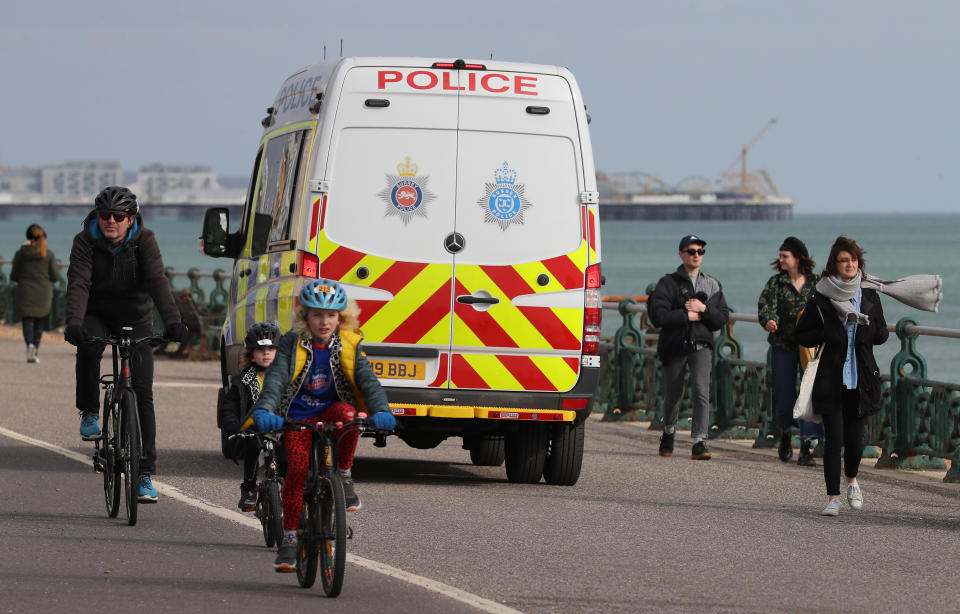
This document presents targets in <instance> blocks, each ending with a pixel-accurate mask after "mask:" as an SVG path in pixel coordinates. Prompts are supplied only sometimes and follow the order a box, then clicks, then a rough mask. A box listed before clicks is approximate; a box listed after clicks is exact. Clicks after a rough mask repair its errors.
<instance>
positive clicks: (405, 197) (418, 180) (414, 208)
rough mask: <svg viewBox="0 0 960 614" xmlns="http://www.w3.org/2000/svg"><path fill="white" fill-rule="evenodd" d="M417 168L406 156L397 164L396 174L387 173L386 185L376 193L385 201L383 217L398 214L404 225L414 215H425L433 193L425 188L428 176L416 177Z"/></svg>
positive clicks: (424, 216) (408, 222)
mask: <svg viewBox="0 0 960 614" xmlns="http://www.w3.org/2000/svg"><path fill="white" fill-rule="evenodd" d="M418 169H419V167H418V166H417V165H416V164H414V163H412V162H411V161H410V156H407V157H405V158H404V159H403V162H401V163H400V164H398V165H397V173H398V174H397V175H391V174H387V185H386V187H385V188H384V189H382V190H380V192H378V193H377V196H378V197H380V199H381V200H383V201H384V202H386V209H385V211H384V217H390V216H394V215H395V216H399V217H400V221H401V222H403V225H404V226H407V225H408V224H410V221H411V220H413V218H414V217H415V216H420V217H423V218H426V217H427V205H428V204H429V203H430V201H432V200H433V199H434V194H433V192H431V191H430V190H428V189H427V184H428V183H429V180H430V177H429V176H426V175H422V176H419V177H418V176H417V170H418Z"/></svg>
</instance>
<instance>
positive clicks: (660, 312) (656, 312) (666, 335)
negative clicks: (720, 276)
mask: <svg viewBox="0 0 960 614" xmlns="http://www.w3.org/2000/svg"><path fill="white" fill-rule="evenodd" d="M700 275H704V276H705V277H704V281H705V284H704V285H706V286H707V288H708V292H706V294H707V296H700V297H697V296H696V295H695V293H694V290H693V283H692V282H691V281H690V276H689V275H687V273H686V271H684V270H683V267H678V268H677V271H676V272H674V273H668V274H667V275H664V276H663V277H661V278H660V281H659V282H657V286H656V288H654V290H653V292H652V293H651V294H650V298H649V299H648V300H647V311H648V313H649V315H650V321H651V322H652V323H653V325H654V326H656V327H658V328H659V329H660V337H659V338H658V340H657V354H658V355H659V356H660V359H661V360H669V359H671V358H676V357H678V356H682V355H683V354H685V353H689V352H690V351H692V350H693V348H694V347H695V344H696V343H704V344H706V345H707V346H709V347H710V348H713V333H715V332H716V331H718V330H720V329H721V328H722V327H723V325H724V324H726V323H727V321H728V320H729V319H730V309H729V308H728V307H727V301H726V299H725V298H724V297H723V288H722V287H721V286H720V282H719V281H717V280H716V279H715V278H713V277H710V276H709V275H707V274H706V273H703V272H702V271H701V273H700ZM691 298H700V299H701V300H702V301H703V303H704V304H705V305H706V306H707V310H706V311H704V312H703V313H701V314H700V321H698V322H691V321H690V320H689V318H688V317H687V309H686V307H684V304H685V303H686V302H687V300H689V299H691Z"/></svg>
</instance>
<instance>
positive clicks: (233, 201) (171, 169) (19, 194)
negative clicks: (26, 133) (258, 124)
mask: <svg viewBox="0 0 960 614" xmlns="http://www.w3.org/2000/svg"><path fill="white" fill-rule="evenodd" d="M134 177H135V178H134V179H133V181H130V177H129V176H128V175H127V174H126V173H125V172H124V170H123V167H122V166H121V164H120V163H119V162H116V161H70V162H65V163H63V164H59V165H55V166H42V167H31V166H0V205H7V206H17V207H30V206H44V205H45V206H62V205H66V206H70V205H84V206H87V205H89V203H90V202H91V201H92V200H93V199H94V197H95V196H96V195H97V193H99V192H100V190H102V189H103V188H104V187H106V186H108V185H126V186H128V187H129V188H130V189H131V190H133V192H134V193H135V194H137V196H138V198H139V199H140V201H141V202H143V203H144V204H150V205H167V204H169V205H176V206H181V207H182V206H184V205H204V206H215V205H234V206H237V205H241V204H242V203H243V199H244V196H245V194H246V191H245V190H244V189H241V188H224V187H223V186H221V185H220V182H219V180H218V178H217V175H216V174H215V173H214V172H213V170H212V168H211V167H209V166H203V165H167V164H159V163H157V164H150V165H147V166H143V167H141V168H140V170H139V171H138V172H137V173H136V174H135V176H134Z"/></svg>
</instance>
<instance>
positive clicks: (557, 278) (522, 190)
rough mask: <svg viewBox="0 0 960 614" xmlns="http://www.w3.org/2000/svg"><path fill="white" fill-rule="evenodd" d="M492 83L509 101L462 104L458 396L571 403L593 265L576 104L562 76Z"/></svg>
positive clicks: (509, 77)
mask: <svg viewBox="0 0 960 614" xmlns="http://www.w3.org/2000/svg"><path fill="white" fill-rule="evenodd" d="M483 78H485V79H486V83H487V84H498V83H500V84H503V87H502V89H503V90H504V91H502V92H496V93H493V92H490V91H488V90H479V91H470V89H469V88H467V90H466V91H462V92H461V94H460V113H459V119H458V136H459V138H458V141H457V175H458V181H457V183H458V186H459V188H458V191H457V196H456V230H457V232H458V233H459V234H460V235H462V237H463V240H464V248H463V249H462V251H460V252H458V253H457V254H456V255H455V256H454V281H453V284H454V302H453V313H454V318H453V334H452V340H451V346H452V347H451V383H450V386H451V387H453V388H472V389H495V390H528V391H531V390H536V391H566V390H569V389H570V388H572V387H573V386H574V384H575V383H576V381H577V378H578V375H579V365H580V349H581V339H582V332H583V330H582V329H583V301H584V271H585V269H586V267H587V264H588V262H587V258H588V249H587V244H586V237H585V233H584V229H583V224H582V215H583V212H582V208H581V203H580V192H581V190H582V189H583V188H582V186H583V167H582V164H581V162H580V160H581V152H580V149H579V142H580V141H579V137H578V126H577V120H576V116H575V113H574V107H573V95H572V92H571V88H570V85H569V84H568V83H567V81H566V80H565V79H564V78H562V77H560V76H555V75H543V74H537V75H532V74H520V73H509V72H505V73H502V74H501V73H489V72H488V73H485V74H484V77H483ZM497 79H499V81H497ZM491 89H493V88H491Z"/></svg>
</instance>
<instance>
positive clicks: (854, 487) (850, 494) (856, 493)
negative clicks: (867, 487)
mask: <svg viewBox="0 0 960 614" xmlns="http://www.w3.org/2000/svg"><path fill="white" fill-rule="evenodd" d="M847 503H849V504H850V507H852V508H853V509H855V510H858V509H860V508H861V507H863V493H862V492H860V485H859V484H857V483H856V482H854V483H853V484H847Z"/></svg>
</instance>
